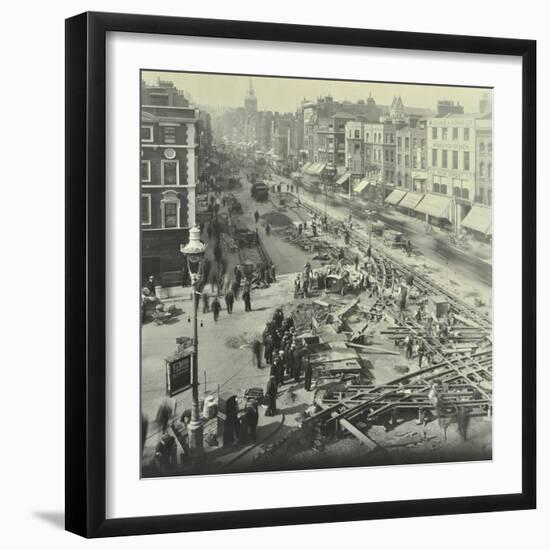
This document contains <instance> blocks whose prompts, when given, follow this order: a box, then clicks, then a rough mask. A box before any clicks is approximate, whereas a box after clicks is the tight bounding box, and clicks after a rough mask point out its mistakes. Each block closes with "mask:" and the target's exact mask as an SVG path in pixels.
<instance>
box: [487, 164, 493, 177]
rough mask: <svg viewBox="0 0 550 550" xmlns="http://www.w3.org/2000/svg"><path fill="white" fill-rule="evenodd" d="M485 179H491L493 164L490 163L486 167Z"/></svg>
mask: <svg viewBox="0 0 550 550" xmlns="http://www.w3.org/2000/svg"><path fill="white" fill-rule="evenodd" d="M487 177H488V178H491V177H493V163H492V162H490V163H489V164H488V165H487Z"/></svg>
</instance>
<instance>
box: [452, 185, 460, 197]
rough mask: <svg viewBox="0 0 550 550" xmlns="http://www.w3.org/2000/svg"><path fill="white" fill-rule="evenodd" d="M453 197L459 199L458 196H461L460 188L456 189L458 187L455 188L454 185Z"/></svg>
mask: <svg viewBox="0 0 550 550" xmlns="http://www.w3.org/2000/svg"><path fill="white" fill-rule="evenodd" d="M453 195H454V196H455V197H459V198H460V195H461V192H460V187H458V186H456V185H455V186H454V187H453Z"/></svg>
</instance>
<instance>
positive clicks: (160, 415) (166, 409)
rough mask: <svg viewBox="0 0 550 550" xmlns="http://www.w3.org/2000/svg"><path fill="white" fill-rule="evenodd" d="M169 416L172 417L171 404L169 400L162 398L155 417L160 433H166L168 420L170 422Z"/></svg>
mask: <svg viewBox="0 0 550 550" xmlns="http://www.w3.org/2000/svg"><path fill="white" fill-rule="evenodd" d="M170 418H172V405H170V402H169V401H168V400H167V399H164V400H163V401H162V403H161V404H160V405H159V408H158V409H157V417H156V422H157V426H158V428H159V429H160V430H161V431H162V433H166V431H167V430H168V422H170Z"/></svg>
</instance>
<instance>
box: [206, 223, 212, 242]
mask: <svg viewBox="0 0 550 550" xmlns="http://www.w3.org/2000/svg"><path fill="white" fill-rule="evenodd" d="M206 234H207V235H208V240H210V239H212V226H211V225H210V224H208V226H207V227H206Z"/></svg>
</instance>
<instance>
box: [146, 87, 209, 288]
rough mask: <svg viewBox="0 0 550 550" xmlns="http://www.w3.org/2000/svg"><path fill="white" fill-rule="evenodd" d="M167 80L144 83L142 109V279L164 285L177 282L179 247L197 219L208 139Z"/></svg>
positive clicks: (180, 261)
mask: <svg viewBox="0 0 550 550" xmlns="http://www.w3.org/2000/svg"><path fill="white" fill-rule="evenodd" d="M161 84H162V85H161ZM170 84H171V83H164V82H159V85H158V86H147V85H145V84H144V85H143V87H142V107H141V140H140V149H141V171H140V187H141V254H142V279H145V278H146V277H148V276H149V275H154V276H155V277H156V278H157V280H158V281H159V282H160V283H162V284H170V283H173V282H175V281H181V269H182V267H183V262H184V259H183V256H182V254H181V252H180V245H181V244H185V243H186V242H187V240H188V230H189V228H190V227H191V226H192V225H193V224H194V223H195V188H196V185H197V177H198V169H199V162H198V149H199V140H200V141H201V142H203V143H205V144H207V143H208V138H207V136H205V135H204V133H205V126H204V125H205V124H207V121H206V120H205V119H203V120H202V123H201V122H199V121H200V116H199V111H198V109H195V108H194V107H192V106H190V105H189V102H188V101H186V100H185V98H184V96H183V94H181V92H178V91H177V90H176V91H174V90H175V88H173V85H170ZM201 124H202V126H201ZM201 132H202V136H201V134H200V133H201Z"/></svg>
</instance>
